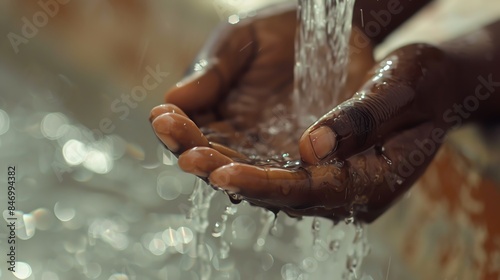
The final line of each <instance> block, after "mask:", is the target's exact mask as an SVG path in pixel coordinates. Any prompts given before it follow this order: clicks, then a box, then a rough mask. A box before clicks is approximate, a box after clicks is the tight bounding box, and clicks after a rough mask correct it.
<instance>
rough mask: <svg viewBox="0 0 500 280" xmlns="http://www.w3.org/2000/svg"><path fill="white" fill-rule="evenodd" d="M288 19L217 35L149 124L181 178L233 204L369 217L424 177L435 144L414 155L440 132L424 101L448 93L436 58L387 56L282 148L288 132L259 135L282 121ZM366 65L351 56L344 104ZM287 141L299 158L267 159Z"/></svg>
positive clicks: (415, 49)
mask: <svg viewBox="0 0 500 280" xmlns="http://www.w3.org/2000/svg"><path fill="white" fill-rule="evenodd" d="M295 21H296V15H295V10H294V9H293V7H290V6H277V7H274V8H272V9H267V10H265V11H263V12H261V13H259V15H258V16H256V17H255V18H251V19H247V20H244V21H242V22H240V23H238V24H236V25H232V26H230V25H224V26H223V27H221V28H220V29H219V30H218V31H217V33H216V36H214V37H213V38H212V39H211V40H210V41H209V43H208V44H207V46H206V47H205V48H204V50H203V51H202V52H201V54H200V55H199V57H198V59H197V60H196V63H195V65H194V70H195V72H193V73H192V74H190V75H189V76H188V77H187V78H185V79H184V80H183V81H181V82H180V83H179V84H178V85H177V86H176V87H175V88H174V89H172V90H170V91H169V92H168V93H167V95H166V102H167V104H164V105H160V106H158V107H156V108H154V109H153V110H152V112H151V120H152V124H153V128H154V130H155V132H156V134H157V136H158V137H159V138H160V140H161V141H162V142H163V143H164V144H165V145H166V146H167V148H168V149H169V150H171V151H172V152H173V153H174V154H176V155H179V166H180V167H181V168H182V169H183V170H184V171H186V172H189V173H192V174H195V175H197V176H199V177H202V178H205V179H207V180H208V182H209V183H210V184H211V185H212V186H215V187H217V188H220V189H223V190H225V191H226V192H228V193H229V194H231V195H232V197H233V198H235V197H236V198H242V199H245V200H248V201H249V202H250V203H252V204H255V205H258V206H262V207H266V208H268V209H271V210H274V211H277V210H282V211H284V212H286V213H288V214H289V215H292V216H303V215H314V216H323V217H327V218H331V219H334V220H338V219H341V218H346V217H351V216H354V217H356V218H358V219H359V220H364V221H372V220H374V219H375V218H376V217H378V216H379V215H380V214H381V213H383V212H384V211H385V210H386V209H387V208H388V207H389V206H390V205H391V204H392V202H393V201H394V200H395V199H396V198H397V197H398V196H400V195H401V194H402V193H403V192H404V191H405V190H407V189H408V187H410V186H411V184H412V183H413V182H414V181H415V180H416V179H417V178H418V176H419V175H420V174H422V172H423V171H424V170H425V167H426V166H427V165H428V163H429V162H430V160H431V159H432V156H433V155H434V154H435V152H436V151H437V148H438V147H439V143H438V142H433V143H430V144H426V145H427V146H429V147H431V146H432V145H434V146H433V148H428V149H427V150H425V151H422V153H423V154H422V156H421V153H415V152H414V151H416V150H418V149H419V148H420V146H421V144H422V143H428V141H427V140H428V139H432V137H433V135H434V134H435V133H436V129H438V128H439V129H441V126H442V123H440V122H439V120H436V118H435V116H436V115H437V112H438V111H439V110H442V108H438V107H439V106H437V105H436V106H430V105H429V104H428V103H429V100H430V98H434V99H435V100H438V101H440V100H441V99H442V100H447V99H446V98H445V97H439V96H435V94H436V93H439V92H441V91H442V92H449V91H450V86H449V83H448V82H443V80H442V79H445V80H446V79H447V78H444V77H446V75H445V74H446V67H445V66H444V65H445V64H446V63H445V59H444V58H443V57H442V55H441V53H440V52H439V50H437V49H435V48H432V47H428V46H420V45H414V46H408V47H405V48H402V49H400V50H398V51H396V52H394V53H392V54H391V55H390V56H389V57H388V58H387V59H386V60H384V61H382V62H381V63H379V64H378V65H376V66H375V68H374V71H373V73H368V77H371V79H370V80H368V81H367V82H366V83H365V84H364V85H363V86H362V87H361V89H360V90H359V91H358V92H357V93H356V95H355V96H354V97H353V98H351V99H349V100H347V101H345V102H344V103H342V104H341V105H340V106H338V107H337V108H335V109H334V110H333V111H332V112H330V113H328V114H326V115H325V116H324V117H322V118H321V119H320V120H319V121H318V122H317V123H315V124H314V125H312V126H311V127H310V128H309V129H308V130H307V131H306V132H305V133H304V134H303V135H302V138H301V139H300V142H299V145H297V143H296V142H295V143H289V142H290V141H288V140H289V139H291V137H290V136H289V135H286V134H285V135H284V136H283V135H279V134H278V135H272V137H269V135H266V133H265V131H262V129H263V128H264V129H266V130H268V128H269V127H266V126H265V125H264V126H262V124H266V123H267V122H268V121H269V119H272V118H275V117H276V112H277V110H276V108H279V110H278V112H285V114H288V113H290V112H289V111H288V108H290V107H289V106H290V105H291V104H290V99H289V96H290V93H291V91H292V87H293V61H294V49H293V46H294V44H293V42H294V34H295ZM371 63H372V57H371V49H369V50H367V51H366V53H364V54H361V55H360V54H358V55H357V56H355V57H351V64H350V67H349V68H350V69H348V70H347V71H349V72H350V76H349V79H348V85H347V87H346V88H347V91H346V93H344V94H345V96H348V95H349V90H350V89H354V88H358V87H359V85H360V84H361V82H362V81H363V80H365V79H366V77H367V76H366V75H367V72H368V71H367V69H368V68H369V67H370V66H371ZM352 69H356V71H353V70H352ZM352 92H353V90H352V91H351V93H352ZM351 95H352V94H351ZM443 95H444V94H443ZM436 98H437V99H436ZM344 99H345V98H344ZM283 108H284V109H283ZM200 128H201V129H200ZM299 134H300V132H299ZM442 134H444V132H443V133H442ZM442 134H441V138H442ZM264 135H265V136H264ZM287 141H288V142H287ZM284 142H287V143H288V144H287V145H285V146H289V147H288V148H287V147H285V150H286V149H288V150H290V151H291V154H292V155H293V150H294V149H295V150H299V147H300V157H301V160H294V159H298V158H293V156H292V157H289V156H285V157H282V158H280V159H279V160H278V161H277V160H276V157H275V156H276V153H271V151H276V150H277V149H278V148H283V147H284V146H283V143H284ZM262 143H264V145H263V144H262ZM259 146H260V148H258V149H257V148H256V147H259ZM424 146H425V145H424ZM427 146H426V147H427ZM277 147H278V148H277ZM267 151H269V152H267ZM255 154H257V157H254V156H255ZM420 156H421V157H420ZM266 158H272V160H271V161H269V160H266ZM257 159H258V160H257Z"/></svg>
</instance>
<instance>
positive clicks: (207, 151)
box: [178, 147, 233, 177]
mask: <svg viewBox="0 0 500 280" xmlns="http://www.w3.org/2000/svg"><path fill="white" fill-rule="evenodd" d="M232 162H233V161H232V160H231V159H230V158H228V157H227V156H225V155H223V154H221V153H219V152H218V151H216V150H214V149H212V148H209V147H195V148H192V149H190V150H188V151H186V152H184V153H182V155H180V157H179V160H178V164H179V167H180V168H181V169H182V170H183V171H185V172H188V173H192V174H194V175H197V176H200V177H208V174H210V173H211V172H213V171H214V170H216V169H217V168H219V167H221V166H224V165H227V164H230V163H232Z"/></svg>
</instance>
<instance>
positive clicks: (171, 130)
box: [151, 104, 247, 160]
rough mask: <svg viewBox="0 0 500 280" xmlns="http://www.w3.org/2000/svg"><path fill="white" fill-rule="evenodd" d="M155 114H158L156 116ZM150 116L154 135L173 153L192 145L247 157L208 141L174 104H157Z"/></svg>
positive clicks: (180, 151)
mask: <svg viewBox="0 0 500 280" xmlns="http://www.w3.org/2000/svg"><path fill="white" fill-rule="evenodd" d="M157 114H160V115H158V116H156V115H157ZM151 116H152V117H151V118H154V119H153V122H152V125H153V128H154V130H155V133H156V135H157V136H158V137H159V138H160V140H161V141H162V142H163V143H164V144H165V145H166V146H167V148H168V149H169V150H170V151H172V152H173V153H176V154H180V153H182V152H184V151H186V150H187V149H190V148H193V147H211V148H213V149H215V150H217V151H218V152H219V153H221V154H223V155H225V156H227V157H230V158H234V159H241V160H243V159H246V158H247V157H246V156H245V155H243V154H241V153H239V152H237V151H235V150H233V149H230V148H228V147H226V146H223V145H220V144H217V143H211V142H209V141H208V140H207V138H206V137H205V136H204V135H203V133H202V132H201V131H200V129H199V128H198V127H197V126H196V124H195V123H194V122H193V121H191V120H190V119H189V118H188V117H187V116H186V114H184V112H183V111H182V110H180V109H179V108H178V107H177V106H175V105H172V104H164V105H160V106H157V107H155V108H154V109H153V110H152V112H151Z"/></svg>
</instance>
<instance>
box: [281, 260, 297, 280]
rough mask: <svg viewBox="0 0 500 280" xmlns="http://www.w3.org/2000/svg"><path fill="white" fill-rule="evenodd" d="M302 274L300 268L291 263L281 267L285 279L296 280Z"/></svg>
mask: <svg viewBox="0 0 500 280" xmlns="http://www.w3.org/2000/svg"><path fill="white" fill-rule="evenodd" d="M299 275H300V269H299V268H298V267H297V266H296V265H294V264H291V263H287V264H285V265H283V266H282V267H281V277H283V279H284V280H296V279H297V278H298V277H299Z"/></svg>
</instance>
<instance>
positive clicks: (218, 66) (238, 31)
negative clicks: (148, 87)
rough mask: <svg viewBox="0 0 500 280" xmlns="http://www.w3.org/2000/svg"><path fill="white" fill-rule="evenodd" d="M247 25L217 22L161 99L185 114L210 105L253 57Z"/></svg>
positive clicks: (251, 37) (250, 36) (222, 93)
mask: <svg viewBox="0 0 500 280" xmlns="http://www.w3.org/2000/svg"><path fill="white" fill-rule="evenodd" d="M251 25H252V22H242V23H240V24H237V25H229V24H227V23H224V24H222V25H220V26H219V27H218V28H217V29H216V30H215V31H214V33H213V34H212V36H211V37H210V39H209V40H207V42H206V44H205V46H204V47H203V48H202V50H201V51H200V53H199V55H198V58H197V59H196V60H195V63H194V64H193V66H192V67H191V69H190V70H191V71H190V72H191V73H190V74H188V76H186V77H185V78H184V79H183V80H182V81H181V82H179V83H177V84H176V85H175V86H174V87H173V88H172V89H171V90H169V91H168V92H167V93H166V95H165V101H166V102H167V103H172V104H175V105H177V106H178V107H179V108H181V109H182V110H184V111H185V112H186V113H188V114H191V113H195V112H198V111H200V110H204V109H208V108H211V107H213V106H214V105H215V104H216V103H217V102H218V101H219V100H220V98H222V97H223V95H224V94H225V93H227V91H228V90H229V88H230V86H231V85H232V84H234V82H235V81H236V80H237V79H238V77H239V76H240V75H241V74H242V72H243V71H244V69H245V68H246V66H247V65H248V64H249V63H250V62H251V59H252V57H254V52H255V48H254V47H253V45H256V44H253V42H254V40H255V38H254V37H255V33H254V32H253V31H252V26H251ZM246 46H248V47H246Z"/></svg>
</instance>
